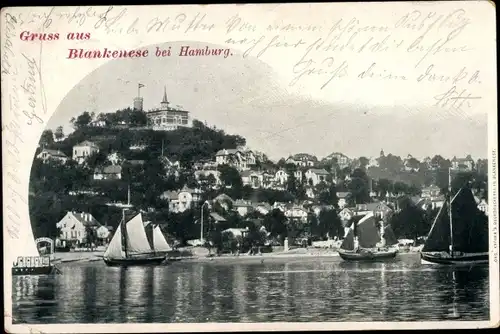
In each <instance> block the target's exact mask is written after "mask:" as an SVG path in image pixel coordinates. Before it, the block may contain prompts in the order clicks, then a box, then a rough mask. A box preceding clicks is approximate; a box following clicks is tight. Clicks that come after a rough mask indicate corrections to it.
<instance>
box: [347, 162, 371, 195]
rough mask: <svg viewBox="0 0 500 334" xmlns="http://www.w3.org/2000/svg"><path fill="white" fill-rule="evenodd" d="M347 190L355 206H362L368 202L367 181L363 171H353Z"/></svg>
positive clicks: (368, 190) (357, 169)
mask: <svg viewBox="0 0 500 334" xmlns="http://www.w3.org/2000/svg"><path fill="white" fill-rule="evenodd" d="M348 189H349V192H350V193H351V195H352V200H354V202H355V204H362V203H367V202H368V201H370V189H369V180H368V176H367V175H366V172H365V171H364V170H362V169H360V168H356V169H355V170H354V171H353V173H352V177H351V180H350V182H349V184H348Z"/></svg>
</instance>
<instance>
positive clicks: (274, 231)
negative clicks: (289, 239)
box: [263, 209, 287, 240]
mask: <svg viewBox="0 0 500 334" xmlns="http://www.w3.org/2000/svg"><path fill="white" fill-rule="evenodd" d="M286 221H287V219H286V217H285V215H284V213H283V212H282V211H281V210H279V209H274V210H272V211H271V212H269V213H268V214H267V215H266V216H265V217H264V221H263V225H264V227H265V228H266V231H268V232H269V233H270V236H271V237H272V238H279V239H281V240H283V239H284V237H285V236H286V234H287V228H286Z"/></svg>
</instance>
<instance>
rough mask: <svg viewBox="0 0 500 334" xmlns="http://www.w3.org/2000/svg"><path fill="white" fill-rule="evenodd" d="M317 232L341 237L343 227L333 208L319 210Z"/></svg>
mask: <svg viewBox="0 0 500 334" xmlns="http://www.w3.org/2000/svg"><path fill="white" fill-rule="evenodd" d="M318 232H319V234H320V235H321V236H326V235H328V236H329V237H330V238H333V237H339V238H340V237H342V236H343V235H344V228H343V226H342V221H341V219H340V217H339V215H338V214H337V211H335V210H321V212H320V213H319V226H318Z"/></svg>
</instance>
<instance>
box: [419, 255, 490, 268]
mask: <svg viewBox="0 0 500 334" xmlns="http://www.w3.org/2000/svg"><path fill="white" fill-rule="evenodd" d="M420 261H421V263H422V264H432V265H442V266H473V265H482V264H488V263H489V256H488V253H481V254H466V255H460V256H453V257H451V256H443V255H442V254H441V253H423V252H421V253H420Z"/></svg>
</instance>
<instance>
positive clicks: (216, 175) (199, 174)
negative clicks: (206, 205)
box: [194, 169, 222, 187]
mask: <svg viewBox="0 0 500 334" xmlns="http://www.w3.org/2000/svg"><path fill="white" fill-rule="evenodd" d="M210 175H212V177H213V179H214V180H215V185H214V186H215V187H218V186H220V185H221V184H222V182H221V180H220V172H219V171H218V170H212V169H200V170H195V171H194V178H195V179H196V181H198V182H208V179H209V177H210ZM210 178H211V177H210Z"/></svg>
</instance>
